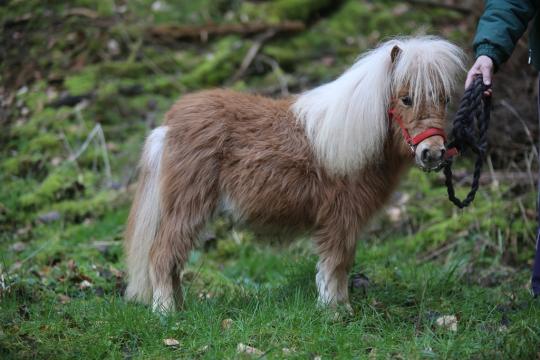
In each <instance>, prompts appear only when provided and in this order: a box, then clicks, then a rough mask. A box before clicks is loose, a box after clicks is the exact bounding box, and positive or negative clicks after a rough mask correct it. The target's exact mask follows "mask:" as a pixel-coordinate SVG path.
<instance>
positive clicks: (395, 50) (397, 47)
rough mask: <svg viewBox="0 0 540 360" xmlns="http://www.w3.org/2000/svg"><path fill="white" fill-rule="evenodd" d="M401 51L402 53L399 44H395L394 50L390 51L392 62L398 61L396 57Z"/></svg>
mask: <svg viewBox="0 0 540 360" xmlns="http://www.w3.org/2000/svg"><path fill="white" fill-rule="evenodd" d="M399 53H401V48H400V47H399V46H397V45H394V47H393V48H392V51H390V58H391V59H392V64H394V63H395V62H396V59H397V57H398V56H399Z"/></svg>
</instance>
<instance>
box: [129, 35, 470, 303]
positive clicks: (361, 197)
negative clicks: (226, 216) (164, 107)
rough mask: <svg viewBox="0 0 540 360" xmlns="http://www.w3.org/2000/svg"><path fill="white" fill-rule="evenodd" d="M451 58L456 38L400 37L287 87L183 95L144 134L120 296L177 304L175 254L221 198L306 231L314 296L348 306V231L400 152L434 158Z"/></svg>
mask: <svg viewBox="0 0 540 360" xmlns="http://www.w3.org/2000/svg"><path fill="white" fill-rule="evenodd" d="M463 70H464V68H463V53H462V51H461V50H460V49H459V48H458V47H456V46H455V45H453V44H451V43H449V42H447V41H445V40H442V39H439V38H435V37H416V38H401V39H393V40H390V41H388V42H385V43H383V44H381V45H380V46H379V47H377V48H376V49H374V50H372V51H370V52H367V53H366V54H364V55H363V56H361V57H360V58H359V59H358V61H357V62H356V63H355V64H354V65H353V66H352V67H351V68H350V69H348V70H347V71H346V72H345V73H343V74H342V75H341V76H340V77H338V78H337V79H336V80H334V81H332V82H330V83H328V84H325V85H322V86H319V87H317V88H315V89H313V90H310V91H307V92H305V93H303V94H300V95H297V96H292V97H288V98H283V99H270V98H266V97H262V96H257V95H250V94H244V93H238V92H234V91H230V90H209V91H202V92H199V93H195V94H191V95H186V96H184V97H182V99H180V100H179V101H178V102H177V103H176V104H174V105H173V107H172V108H171V110H170V111H169V112H168V113H167V115H166V119H165V122H164V124H163V125H162V126H160V127H158V128H156V129H155V130H153V131H152V132H151V134H150V136H149V137H148V138H147V140H146V143H145V146H144V150H143V154H142V158H141V162H140V178H139V184H138V189H137V191H136V194H135V200H134V202H133V206H132V209H131V213H130V215H129V220H128V226H127V230H126V237H125V250H126V254H127V269H128V274H129V280H128V287H127V290H126V297H127V298H128V299H133V300H136V301H140V302H144V303H151V304H152V306H153V309H154V310H157V311H169V310H173V309H174V308H175V305H176V306H178V305H180V304H181V301H182V290H181V271H182V269H183V267H184V265H185V263H186V260H187V259H188V254H189V252H190V250H191V249H192V248H193V246H194V245H195V244H196V242H197V239H198V237H199V235H200V234H201V232H202V231H203V229H204V227H205V225H206V224H207V222H208V221H209V220H210V219H211V218H212V216H213V215H214V214H216V213H217V212H218V211H219V210H220V209H228V210H230V211H232V212H233V213H234V215H235V217H237V218H240V219H242V220H245V221H246V222H248V223H252V224H262V225H274V226H277V227H279V228H284V227H286V228H291V229H308V230H310V231H311V232H312V235H313V241H314V243H315V248H316V251H317V253H318V255H319V261H318V264H317V275H316V284H317V289H318V294H319V302H320V303H323V304H328V305H331V306H336V305H338V304H343V305H345V306H348V284H347V283H348V280H347V279H348V272H349V270H350V268H351V266H352V264H353V259H354V254H355V248H356V240H357V237H358V235H359V233H360V231H361V229H362V228H363V227H364V226H365V225H366V223H367V222H368V220H369V219H370V218H372V217H373V215H374V214H375V213H376V212H377V211H378V210H379V209H381V207H382V206H383V204H384V203H385V201H386V200H387V199H388V198H389V196H390V195H391V194H392V192H393V191H394V189H395V188H396V186H397V185H398V182H399V179H400V178H401V177H402V175H403V174H404V171H405V170H406V169H407V168H408V167H409V166H410V165H411V164H412V163H413V161H414V160H413V159H415V160H416V163H417V164H418V165H419V166H421V167H422V168H424V169H434V168H437V167H438V166H439V165H440V164H441V162H442V160H443V156H444V151H445V148H444V141H445V139H444V132H443V130H442V129H443V128H444V127H445V125H446V103H447V99H448V97H449V95H450V94H451V92H452V90H453V87H454V85H455V83H456V80H457V77H458V75H459V73H460V72H463Z"/></svg>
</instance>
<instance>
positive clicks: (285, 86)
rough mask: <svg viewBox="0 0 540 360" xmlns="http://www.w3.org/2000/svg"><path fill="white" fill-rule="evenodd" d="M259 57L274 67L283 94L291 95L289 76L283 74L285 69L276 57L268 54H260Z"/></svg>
mask: <svg viewBox="0 0 540 360" xmlns="http://www.w3.org/2000/svg"><path fill="white" fill-rule="evenodd" d="M258 58H259V59H261V60H262V61H263V62H265V63H267V64H268V65H270V66H271V67H272V71H273V72H274V74H275V75H276V77H277V79H278V81H279V86H280V89H281V95H282V96H287V95H289V85H288V82H287V78H286V77H285V76H283V70H282V69H281V67H280V66H279V63H278V62H277V61H276V60H275V59H273V58H271V57H270V56H268V55H264V54H259V56H258Z"/></svg>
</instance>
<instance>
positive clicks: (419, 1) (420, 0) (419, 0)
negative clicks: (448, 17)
mask: <svg viewBox="0 0 540 360" xmlns="http://www.w3.org/2000/svg"><path fill="white" fill-rule="evenodd" d="M405 2H407V3H409V4H412V5H417V6H425V7H431V8H439V9H446V10H453V11H457V12H458V13H460V14H463V15H470V14H471V13H472V10H471V9H469V8H466V7H462V6H459V5H453V4H448V3H440V2H434V1H426V0H405Z"/></svg>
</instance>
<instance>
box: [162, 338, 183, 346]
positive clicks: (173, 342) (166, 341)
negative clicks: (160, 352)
mask: <svg viewBox="0 0 540 360" xmlns="http://www.w3.org/2000/svg"><path fill="white" fill-rule="evenodd" d="M163 343H164V344H165V345H167V346H178V345H180V341H178V340H176V339H163Z"/></svg>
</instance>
